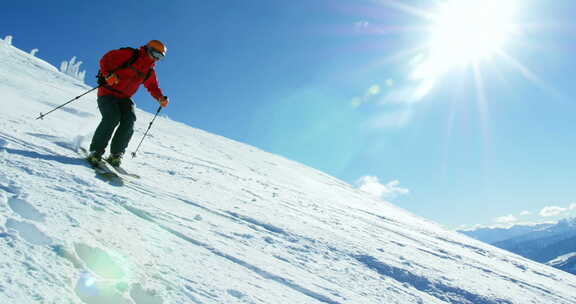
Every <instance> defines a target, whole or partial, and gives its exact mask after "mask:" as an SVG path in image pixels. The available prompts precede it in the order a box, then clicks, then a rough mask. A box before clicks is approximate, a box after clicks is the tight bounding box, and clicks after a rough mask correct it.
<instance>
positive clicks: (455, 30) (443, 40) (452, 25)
mask: <svg viewBox="0 0 576 304" xmlns="http://www.w3.org/2000/svg"><path fill="white" fill-rule="evenodd" d="M515 12H516V7H515V1H514V0H447V1H445V2H442V4H441V5H440V6H439V7H438V11H437V12H436V13H435V14H434V16H433V24H432V26H431V28H430V30H431V35H432V36H431V39H430V45H429V48H430V49H429V51H430V56H431V59H432V58H433V60H436V61H439V62H438V64H440V63H441V64H442V65H444V66H452V65H456V64H470V63H474V62H478V61H480V60H481V59H485V58H488V57H491V56H493V55H495V54H497V53H499V52H501V51H502V49H503V48H504V46H505V45H506V43H507V42H508V41H509V39H510V37H511V36H512V34H513V33H514V32H515V30H516V25H515V23H514V21H515V20H514V19H515Z"/></svg>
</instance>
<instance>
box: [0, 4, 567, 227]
mask: <svg viewBox="0 0 576 304" xmlns="http://www.w3.org/2000/svg"><path fill="white" fill-rule="evenodd" d="M447 2H450V1H449V0H447ZM517 2H518V5H517V7H516V8H517V10H516V11H515V14H514V19H513V20H511V21H510V22H513V23H514V25H515V26H516V27H515V29H514V31H513V33H512V34H510V35H508V37H507V40H506V43H505V44H502V45H501V46H500V51H502V53H503V54H505V55H502V53H497V54H492V56H486V57H482V58H481V59H477V60H476V61H475V62H477V64H476V66H477V69H476V71H477V72H476V74H475V72H474V68H473V64H472V63H470V62H469V63H467V64H454V63H453V62H452V61H446V60H447V59H446V58H443V57H438V56H436V57H434V56H432V55H431V54H432V53H434V52H433V50H432V48H430V47H429V46H430V44H429V41H430V40H431V37H433V34H434V30H431V29H432V28H434V27H433V24H434V22H433V21H431V19H430V16H432V17H433V18H435V17H434V16H438V15H439V13H438V11H439V10H438V6H439V4H438V3H441V1H417V0H413V1H388V0H381V1H368V0H366V1H362V0H356V1H343V0H329V1H328V0H314V1H310V0H294V1H256V0H242V1H223V0H212V1H166V2H159V1H98V2H97V3H95V2H89V1H84V2H74V3H73V2H71V1H52V2H50V3H48V2H46V3H44V2H39V3H34V4H33V6H32V5H30V3H29V2H16V1H10V2H9V3H4V4H2V10H3V18H2V19H1V20H0V36H1V37H4V36H6V35H13V36H14V40H13V44H14V45H15V46H16V47H19V48H21V49H23V50H31V49H33V48H38V49H39V52H38V54H37V56H38V57H40V58H42V59H44V60H46V61H48V62H50V63H52V64H54V65H56V66H59V64H60V62H61V61H62V60H65V59H69V58H70V57H72V56H77V57H78V58H79V60H81V61H83V62H84V63H83V65H82V68H83V69H86V70H87V75H88V76H87V82H88V83H89V84H92V85H93V84H94V79H93V77H92V75H94V74H95V73H96V71H97V64H98V60H99V59H100V57H101V56H102V55H103V54H104V53H105V52H106V51H108V50H111V49H114V48H119V47H123V46H139V45H142V44H143V43H145V42H147V41H148V40H150V39H159V40H162V41H164V42H165V43H166V44H167V46H168V56H167V57H166V59H165V60H164V61H163V62H161V63H159V64H158V68H157V72H158V75H159V79H160V84H161V87H162V89H163V90H164V92H165V94H166V95H168V96H169V97H170V98H171V104H170V106H169V107H168V108H167V109H166V110H165V111H164V113H165V114H166V115H168V116H169V117H170V118H172V119H174V120H178V121H181V122H184V123H186V124H189V125H191V126H193V127H196V128H200V129H203V130H206V131H209V132H212V133H216V134H219V135H223V136H226V137H229V138H232V139H235V140H238V141H241V142H245V143H248V144H251V145H254V146H256V147H259V148H261V149H263V150H267V151H270V152H272V153H276V154H280V155H283V156H285V157H287V158H290V159H294V160H296V161H299V162H302V163H304V164H306V165H309V166H312V167H314V168H317V169H319V170H322V171H324V172H327V173H328V174H331V175H334V176H336V177H338V178H340V179H342V180H345V181H347V182H350V183H352V184H355V185H358V186H363V187H364V189H368V190H370V191H372V192H375V194H378V195H382V196H383V197H384V198H386V199H390V200H391V201H392V202H394V203H395V204H397V205H399V206H401V207H403V208H405V209H408V210H410V211H412V212H414V213H416V214H418V215H421V216H424V217H427V218H430V219H433V220H435V221H438V222H440V223H443V224H446V225H448V226H450V227H457V226H460V225H464V224H467V225H473V224H494V223H496V222H497V221H498V222H522V221H540V220H547V219H557V218H558V217H557V216H556V217H555V216H550V215H551V214H553V215H562V216H566V215H570V214H574V215H576V213H575V212H576V206H574V205H572V204H573V203H575V202H576V187H575V181H576V160H575V158H574V156H575V155H576V154H575V151H576V134H575V132H574V131H575V130H576V128H575V126H574V124H575V122H576V119H575V118H574V117H575V115H574V113H576V102H575V101H574V97H575V96H576V91H575V85H574V81H573V77H572V73H573V71H574V70H576V69H575V68H576V60H574V56H573V54H574V51H575V50H576V48H575V43H574V41H573V39H574V38H575V35H574V34H575V30H576V27H575V26H574V21H573V20H572V19H573V16H572V15H571V13H570V12H573V11H574V9H576V3H571V1H555V2H554V4H550V3H549V2H547V1H544V0H527V1H517ZM485 3H486V2H485ZM497 11H503V9H497ZM462 15H463V14H462ZM493 17H494V16H492V15H490V16H487V18H485V19H492V18H493ZM433 20H438V19H433ZM493 23H494V22H493ZM483 26H484V27H485V28H483V30H486V29H487V26H488V25H483ZM453 27H455V28H458V27H459V26H453ZM500 32H502V31H497V33H500ZM459 35H461V36H450V40H448V41H446V42H445V43H441V44H442V46H443V48H441V50H442V52H448V53H447V54H449V55H450V56H451V57H453V59H454V57H458V55H461V54H462V53H466V52H471V50H470V49H464V48H463V46H466V45H473V46H474V49H475V50H476V49H480V48H481V47H480V46H485V45H486V43H483V42H482V41H480V40H479V39H480V35H478V34H476V36H475V35H473V34H472V33H470V34H459ZM492 35H496V34H492ZM471 37H472V38H471ZM478 42H482V43H480V44H479V45H476V43H478ZM436 46H438V44H437V45H436ZM452 51H454V52H455V53H450V52H452ZM438 58H443V59H438ZM427 63H429V64H428V65H427ZM427 66H428V69H427V70H426V69H425V68H424V67H427ZM430 66H432V67H433V68H430ZM419 69H420V71H421V72H422V71H424V72H423V73H421V74H423V75H424V76H421V77H415V76H414V75H416V74H415V73H417V71H418V70H419ZM430 75H432V76H430ZM478 75H481V76H478ZM432 78H433V79H432ZM478 79H481V81H480V82H479V81H478ZM429 81H433V83H434V85H433V86H431V87H430V88H429V89H426V84H427V83H429ZM136 101H137V104H138V106H139V107H141V108H144V109H146V110H149V111H153V110H154V109H155V108H156V104H155V103H153V102H152V100H151V98H150V97H149V96H148V95H147V92H146V91H145V90H144V89H141V91H140V92H139V93H138V94H137V95H136ZM571 206H572V207H571ZM546 207H556V209H550V208H548V209H544V208H546ZM550 210H556V211H557V212H545V211H550ZM526 211H527V212H526ZM542 211H544V212H542ZM521 212H524V213H523V215H521ZM528 213H530V215H527V214H528ZM543 215H547V216H543ZM496 219H498V220H496Z"/></svg>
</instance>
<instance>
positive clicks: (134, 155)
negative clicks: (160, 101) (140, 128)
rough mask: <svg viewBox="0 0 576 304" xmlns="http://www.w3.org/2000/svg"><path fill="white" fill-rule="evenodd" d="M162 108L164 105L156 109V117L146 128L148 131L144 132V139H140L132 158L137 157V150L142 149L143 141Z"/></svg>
mask: <svg viewBox="0 0 576 304" xmlns="http://www.w3.org/2000/svg"><path fill="white" fill-rule="evenodd" d="M160 110H162V106H160V107H158V110H157V111H156V115H154V118H152V121H151V122H150V124H149V125H148V129H146V132H144V136H142V139H141V140H140V143H139V144H138V147H137V148H136V151H134V152H132V158H134V157H136V152H138V150H139V149H140V146H141V145H142V142H143V141H144V138H146V135H147V134H148V131H150V128H151V127H152V124H153V123H154V120H156V117H157V116H158V113H160Z"/></svg>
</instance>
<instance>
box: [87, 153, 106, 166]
mask: <svg viewBox="0 0 576 304" xmlns="http://www.w3.org/2000/svg"><path fill="white" fill-rule="evenodd" d="M86 160H87V161H88V162H89V163H90V164H91V165H92V166H93V167H96V166H98V163H99V162H100V161H102V153H100V152H97V151H91V152H90V154H88V156H86Z"/></svg>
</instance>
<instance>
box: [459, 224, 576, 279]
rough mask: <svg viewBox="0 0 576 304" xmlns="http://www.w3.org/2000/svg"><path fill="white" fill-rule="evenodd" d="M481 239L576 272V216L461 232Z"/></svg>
mask: <svg viewBox="0 0 576 304" xmlns="http://www.w3.org/2000/svg"><path fill="white" fill-rule="evenodd" d="M460 232H461V233H463V234H466V235H468V236H470V237H473V238H475V239H477V240H480V241H483V242H486V243H489V244H492V245H494V246H496V247H499V248H502V249H505V250H508V251H511V252H514V253H516V254H519V255H521V256H523V257H525V258H528V259H531V260H534V261H537V262H540V263H545V264H548V265H550V266H553V267H556V268H558V269H562V270H564V271H567V272H570V273H572V274H576V218H573V219H564V220H561V221H559V222H557V223H554V224H538V225H515V226H512V227H510V228H479V229H475V230H470V231H460Z"/></svg>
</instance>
